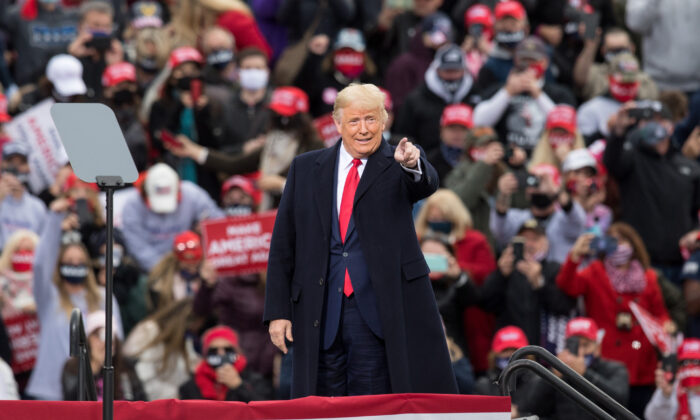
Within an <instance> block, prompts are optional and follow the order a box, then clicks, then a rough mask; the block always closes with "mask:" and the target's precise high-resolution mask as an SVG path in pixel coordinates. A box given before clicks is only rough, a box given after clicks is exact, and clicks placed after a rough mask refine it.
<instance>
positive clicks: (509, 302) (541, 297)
mask: <svg viewBox="0 0 700 420" xmlns="http://www.w3.org/2000/svg"><path fill="white" fill-rule="evenodd" d="M541 264H542V276H543V277H544V285H543V286H542V287H540V288H539V289H534V288H533V287H532V285H531V284H530V282H529V281H528V279H527V278H526V277H525V275H523V274H522V273H521V272H520V271H518V269H517V268H515V267H513V272H512V273H511V274H510V275H509V276H504V275H503V274H502V273H501V270H499V269H497V270H495V271H494V272H493V273H491V275H490V276H489V277H488V278H487V279H486V282H484V285H483V286H482V287H481V288H480V290H479V293H480V300H481V307H482V308H483V309H484V310H486V311H488V312H491V313H493V314H495V315H496V328H497V329H498V328H503V327H506V326H508V325H515V326H516V327H520V328H521V329H522V330H523V332H525V336H527V339H528V342H529V343H530V344H532V345H536V346H537V345H542V344H543V343H544V341H545V340H544V337H543V331H541V318H542V316H543V314H553V315H569V314H570V313H571V311H572V309H574V306H575V300H574V299H571V298H569V297H568V296H566V295H565V294H564V293H563V292H562V291H561V290H560V289H559V288H558V287H557V285H556V284H555V279H556V276H557V273H558V272H559V264H557V263H555V262H550V261H544V262H542V263H541Z"/></svg>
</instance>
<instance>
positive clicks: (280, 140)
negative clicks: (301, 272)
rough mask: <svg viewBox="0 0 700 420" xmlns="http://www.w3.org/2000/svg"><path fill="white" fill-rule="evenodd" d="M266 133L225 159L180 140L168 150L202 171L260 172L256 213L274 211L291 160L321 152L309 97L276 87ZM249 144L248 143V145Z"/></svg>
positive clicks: (293, 89)
mask: <svg viewBox="0 0 700 420" xmlns="http://www.w3.org/2000/svg"><path fill="white" fill-rule="evenodd" d="M269 107H270V109H271V110H272V111H273V112H271V113H270V121H269V125H268V130H267V131H266V133H265V135H264V136H263V137H261V139H260V141H258V142H257V144H256V145H253V148H252V149H250V150H247V151H246V150H245V148H244V152H243V153H242V154H239V155H228V154H225V153H221V152H217V151H214V150H211V149H207V148H204V147H202V146H200V145H198V144H196V143H194V142H192V141H190V140H189V139H187V138H185V137H183V136H180V137H178V140H179V141H180V144H181V145H180V146H179V147H174V146H168V150H169V151H170V152H171V153H173V154H174V155H176V156H180V157H188V158H191V159H193V160H195V161H197V162H198V163H199V164H201V165H203V166H204V167H206V168H209V169H213V170H216V171H221V172H225V173H227V174H229V175H240V174H247V173H251V172H256V171H260V173H261V177H260V179H259V180H258V188H259V189H261V190H263V191H265V194H264V196H263V199H262V203H261V204H260V207H259V210H260V211H264V210H269V209H271V208H275V207H276V206H277V203H278V202H279V198H280V197H281V194H282V190H283V188H284V183H285V176H286V174H287V172H288V171H289V166H290V165H291V163H292V160H293V159H294V158H295V157H296V156H297V155H300V154H302V153H305V152H308V151H311V150H314V149H320V148H323V147H324V145H323V143H322V142H321V141H320V140H319V137H318V133H317V131H316V128H315V127H314V125H313V123H312V121H311V117H310V116H309V114H308V111H309V97H308V96H307V95H306V93H305V92H304V91H302V90H301V89H299V88H296V87H290V86H287V87H279V88H277V89H275V90H274V92H273V93H272V98H271V99H270V104H269ZM249 144H250V143H249Z"/></svg>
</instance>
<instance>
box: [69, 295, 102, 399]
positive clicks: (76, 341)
mask: <svg viewBox="0 0 700 420" xmlns="http://www.w3.org/2000/svg"><path fill="white" fill-rule="evenodd" d="M70 355H71V357H76V358H77V359H78V401H96V400H97V395H96V392H95V378H93V376H92V367H91V366H90V355H89V354H88V351H87V338H86V337H85V328H84V327H83V315H82V314H81V313H80V309H78V308H73V312H72V313H71V315H70Z"/></svg>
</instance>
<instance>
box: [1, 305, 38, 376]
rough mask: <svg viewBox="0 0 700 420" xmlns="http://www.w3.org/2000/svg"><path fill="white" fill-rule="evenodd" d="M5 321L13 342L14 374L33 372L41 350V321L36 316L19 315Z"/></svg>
mask: <svg viewBox="0 0 700 420" xmlns="http://www.w3.org/2000/svg"><path fill="white" fill-rule="evenodd" d="M4 321H5V326H6V327H7V333H8V335H9V336H10V341H11V342H12V372H14V373H15V374H17V373H22V372H28V371H30V370H32V368H33V367H34V362H35V361H36V355H37V352H38V350H39V319H38V318H37V316H36V314H31V315H29V314H19V315H16V316H13V317H9V318H5V320H4Z"/></svg>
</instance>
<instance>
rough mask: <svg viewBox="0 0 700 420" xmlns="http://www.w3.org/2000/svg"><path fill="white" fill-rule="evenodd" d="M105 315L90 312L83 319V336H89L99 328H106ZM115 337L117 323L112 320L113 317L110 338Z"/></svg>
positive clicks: (100, 312) (101, 312) (103, 313)
mask: <svg viewBox="0 0 700 420" xmlns="http://www.w3.org/2000/svg"><path fill="white" fill-rule="evenodd" d="M106 318H107V314H105V311H94V312H91V313H90V314H89V315H88V316H87V317H86V318H85V336H86V337H87V336H89V335H90V334H92V333H94V332H95V331H97V330H99V329H100V328H105V327H106V326H107V322H106ZM116 337H117V323H116V320H115V319H114V316H112V338H116ZM102 341H104V333H103V335H102Z"/></svg>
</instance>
